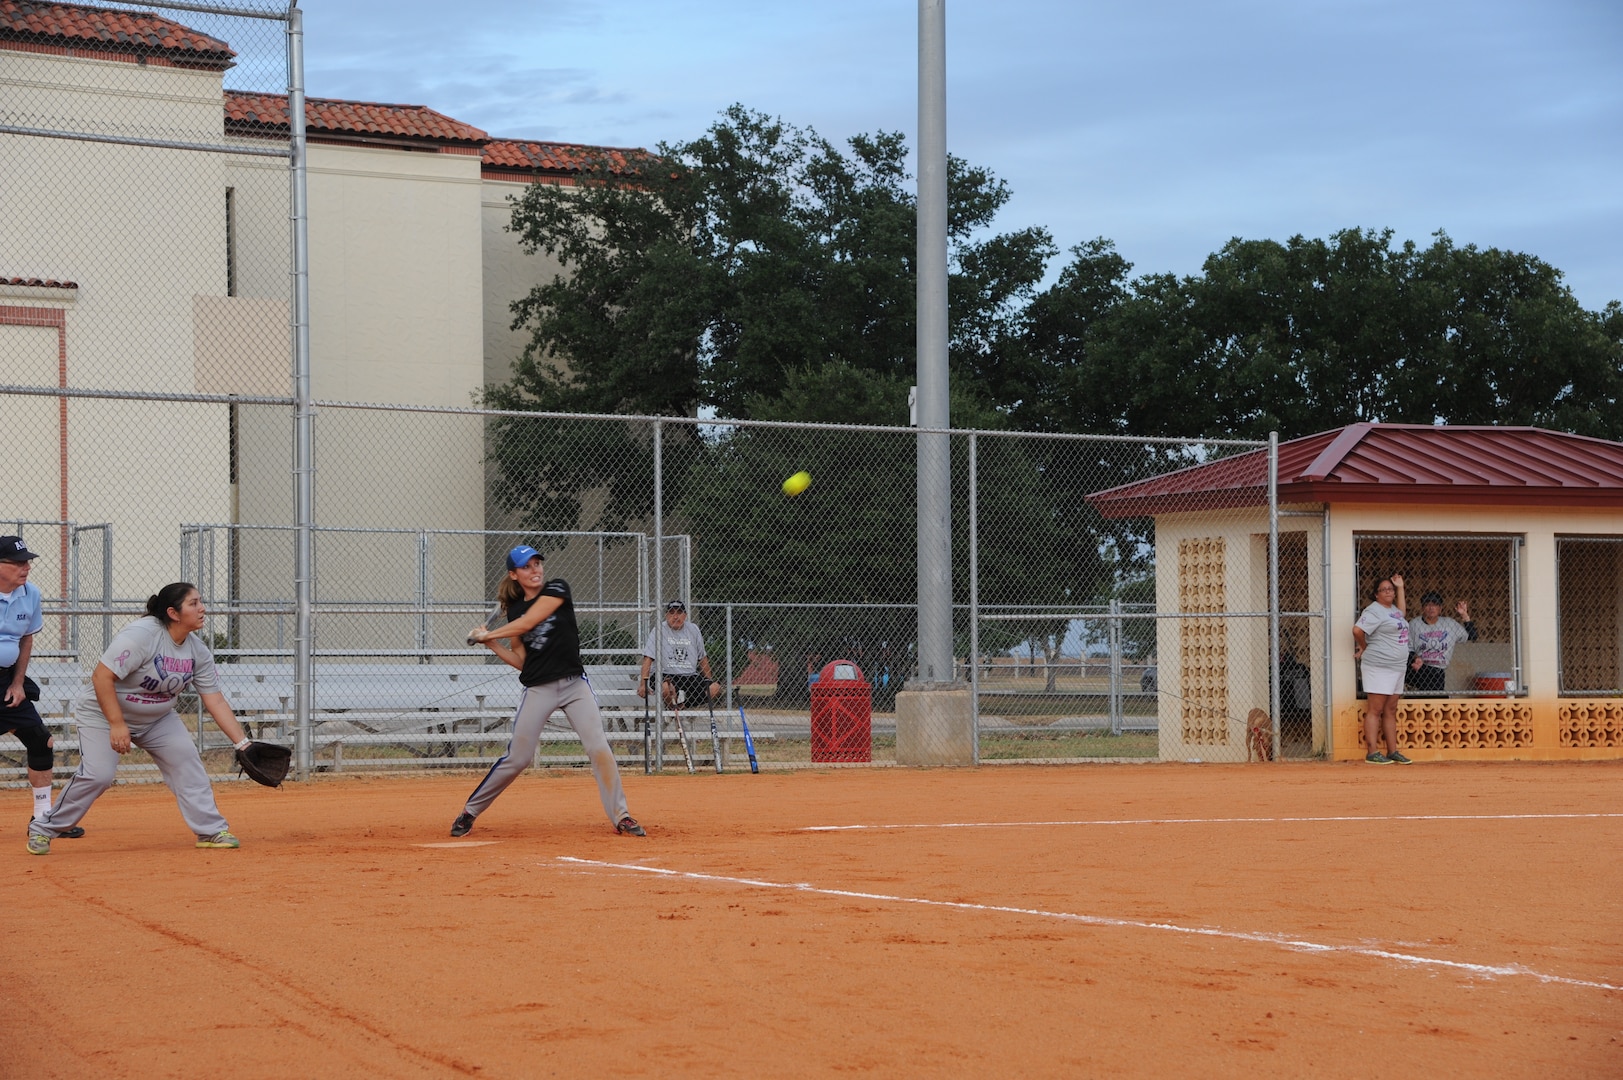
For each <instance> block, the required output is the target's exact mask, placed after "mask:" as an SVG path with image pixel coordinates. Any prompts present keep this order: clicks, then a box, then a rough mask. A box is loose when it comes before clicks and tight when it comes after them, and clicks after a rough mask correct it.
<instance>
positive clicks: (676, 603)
mask: <svg viewBox="0 0 1623 1080" xmlns="http://www.w3.org/2000/svg"><path fill="white" fill-rule="evenodd" d="M687 609H688V606H687V605H686V604H684V603H682V601H680V600H672V601H671V602H670V603H668V604H666V605H665V610H666V611H686V610H687Z"/></svg>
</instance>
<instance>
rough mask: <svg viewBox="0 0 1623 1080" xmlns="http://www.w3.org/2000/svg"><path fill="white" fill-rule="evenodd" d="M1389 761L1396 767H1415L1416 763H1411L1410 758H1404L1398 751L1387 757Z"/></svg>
mask: <svg viewBox="0 0 1623 1080" xmlns="http://www.w3.org/2000/svg"><path fill="white" fill-rule="evenodd" d="M1387 760H1388V761H1390V762H1391V763H1392V764H1394V765H1413V764H1414V762H1412V761H1410V760H1409V759H1408V758H1406V757H1404V756H1403V755H1402V754H1401V753H1399V752H1398V751H1396V750H1394V751H1392V752H1391V753H1390V754H1388V755H1387Z"/></svg>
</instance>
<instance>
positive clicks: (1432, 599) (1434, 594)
mask: <svg viewBox="0 0 1623 1080" xmlns="http://www.w3.org/2000/svg"><path fill="white" fill-rule="evenodd" d="M1420 602H1421V603H1422V604H1441V603H1442V602H1443V594H1442V593H1440V592H1438V591H1437V590H1436V589H1433V590H1432V591H1431V592H1429V593H1427V594H1426V595H1425V596H1422V597H1421V598H1420Z"/></svg>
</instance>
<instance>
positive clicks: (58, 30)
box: [0, 0, 237, 71]
mask: <svg viewBox="0 0 1623 1080" xmlns="http://www.w3.org/2000/svg"><path fill="white" fill-rule="evenodd" d="M5 48H9V49H18V48H21V49H24V50H26V51H31V52H32V51H38V52H49V53H60V54H66V55H73V54H75V53H77V52H81V51H83V52H90V53H95V54H97V55H98V56H103V57H108V56H110V57H112V58H115V59H123V60H132V61H133V60H137V59H142V60H147V61H149V62H150V61H157V62H160V63H167V64H172V65H175V66H179V67H194V68H207V69H217V70H222V71H223V70H224V69H226V68H228V67H230V66H231V65H232V64H233V63H234V59H233V58H234V57H235V56H236V55H237V54H236V53H235V52H233V51H232V50H231V46H229V45H227V44H226V43H225V42H223V41H220V40H218V39H216V38H211V37H209V36H208V35H207V34H200V33H198V32H197V31H196V30H193V29H191V28H190V27H186V26H182V25H181V24H180V23H177V22H171V21H170V20H169V19H165V18H162V17H160V16H158V15H156V14H154V13H152V12H150V11H122V10H117V9H113V8H100V7H87V6H85V5H83V4H47V3H37V2H30V0H0V49H5Z"/></svg>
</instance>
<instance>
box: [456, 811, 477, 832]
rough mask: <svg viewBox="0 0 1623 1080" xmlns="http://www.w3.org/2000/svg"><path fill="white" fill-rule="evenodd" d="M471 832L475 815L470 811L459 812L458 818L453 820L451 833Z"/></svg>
mask: <svg viewBox="0 0 1623 1080" xmlns="http://www.w3.org/2000/svg"><path fill="white" fill-rule="evenodd" d="M471 832H473V815H472V814H468V813H462V814H458V815H457V816H456V820H455V821H453V822H451V835H452V836H467V835H468V834H469V833H471Z"/></svg>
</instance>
